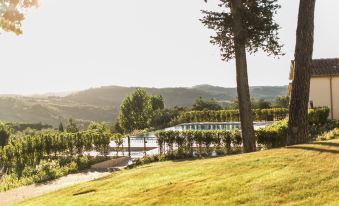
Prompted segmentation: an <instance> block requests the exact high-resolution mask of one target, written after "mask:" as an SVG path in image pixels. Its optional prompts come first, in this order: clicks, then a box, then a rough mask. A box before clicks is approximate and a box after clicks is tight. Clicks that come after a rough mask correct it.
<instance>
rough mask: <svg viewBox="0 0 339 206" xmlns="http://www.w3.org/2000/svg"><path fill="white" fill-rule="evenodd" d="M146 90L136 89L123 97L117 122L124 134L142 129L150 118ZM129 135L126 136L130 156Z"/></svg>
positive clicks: (146, 126) (150, 109)
mask: <svg viewBox="0 0 339 206" xmlns="http://www.w3.org/2000/svg"><path fill="white" fill-rule="evenodd" d="M150 99H151V98H150V96H148V95H147V93H146V91H144V90H141V89H137V90H136V91H135V92H134V93H133V94H132V95H131V96H128V97H126V98H125V100H124V101H123V103H122V105H121V109H120V116H119V124H120V126H121V128H122V129H123V130H124V133H125V134H130V133H132V132H133V131H134V130H144V129H146V128H148V127H149V126H150V123H151V120H152V104H151V101H150ZM130 146H131V145H130V137H129V136H128V153H129V156H131V147H130Z"/></svg>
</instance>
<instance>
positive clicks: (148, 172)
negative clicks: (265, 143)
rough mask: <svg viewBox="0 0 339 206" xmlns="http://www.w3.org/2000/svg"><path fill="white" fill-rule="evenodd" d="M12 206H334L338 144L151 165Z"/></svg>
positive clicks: (338, 201) (338, 195) (338, 187)
mask: <svg viewBox="0 0 339 206" xmlns="http://www.w3.org/2000/svg"><path fill="white" fill-rule="evenodd" d="M18 205H32V206H39V205H44V206H45V205H47V206H48V205H62V206H67V205H72V206H73V205H79V206H85V205H119V206H120V205H251V206H252V205H260V206H261V205H339V140H332V141H327V142H316V143H313V144H306V145H298V146H295V147H290V148H283V149H275V150H267V151H262V152H256V153H252V154H242V155H236V156H229V157H221V158H212V159H205V160H194V161H179V162H171V161H169V162H162V163H154V164H150V165H145V166H142V167H139V168H135V169H131V170H125V171H120V172H117V173H113V174H112V175H110V176H108V177H105V178H102V179H99V180H95V181H91V182H87V183H84V184H79V185H75V186H72V187H69V188H66V189H63V190H60V191H57V192H54V193H50V194H47V195H45V196H41V197H37V198H34V199H32V200H28V201H25V202H22V203H19V204H18Z"/></svg>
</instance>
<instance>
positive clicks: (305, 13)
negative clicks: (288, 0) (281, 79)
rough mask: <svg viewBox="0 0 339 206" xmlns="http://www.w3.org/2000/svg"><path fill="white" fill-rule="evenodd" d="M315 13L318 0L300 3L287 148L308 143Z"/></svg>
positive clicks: (302, 0) (301, 0)
mask: <svg viewBox="0 0 339 206" xmlns="http://www.w3.org/2000/svg"><path fill="white" fill-rule="evenodd" d="M314 10H315V0H300V5H299V16H298V28H297V39H296V47H295V55H294V56H295V61H294V79H293V82H292V91H291V102H290V110H289V124H288V137H287V145H293V144H300V143H305V142H307V141H308V102H309V95H310V80H311V74H312V70H311V65H312V55H313V42H314V37H313V35H314Z"/></svg>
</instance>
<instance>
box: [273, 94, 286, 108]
mask: <svg viewBox="0 0 339 206" xmlns="http://www.w3.org/2000/svg"><path fill="white" fill-rule="evenodd" d="M289 104H290V97H289V96H278V97H276V98H275V100H274V102H273V107H275V108H288V107H289Z"/></svg>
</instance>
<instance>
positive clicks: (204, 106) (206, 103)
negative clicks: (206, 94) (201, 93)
mask: <svg viewBox="0 0 339 206" xmlns="http://www.w3.org/2000/svg"><path fill="white" fill-rule="evenodd" d="M192 110H193V111H203V110H222V107H221V105H220V104H219V103H218V102H217V101H216V100H215V99H210V100H204V99H202V98H201V97H200V98H199V99H196V100H195V101H194V103H193V105H192Z"/></svg>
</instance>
